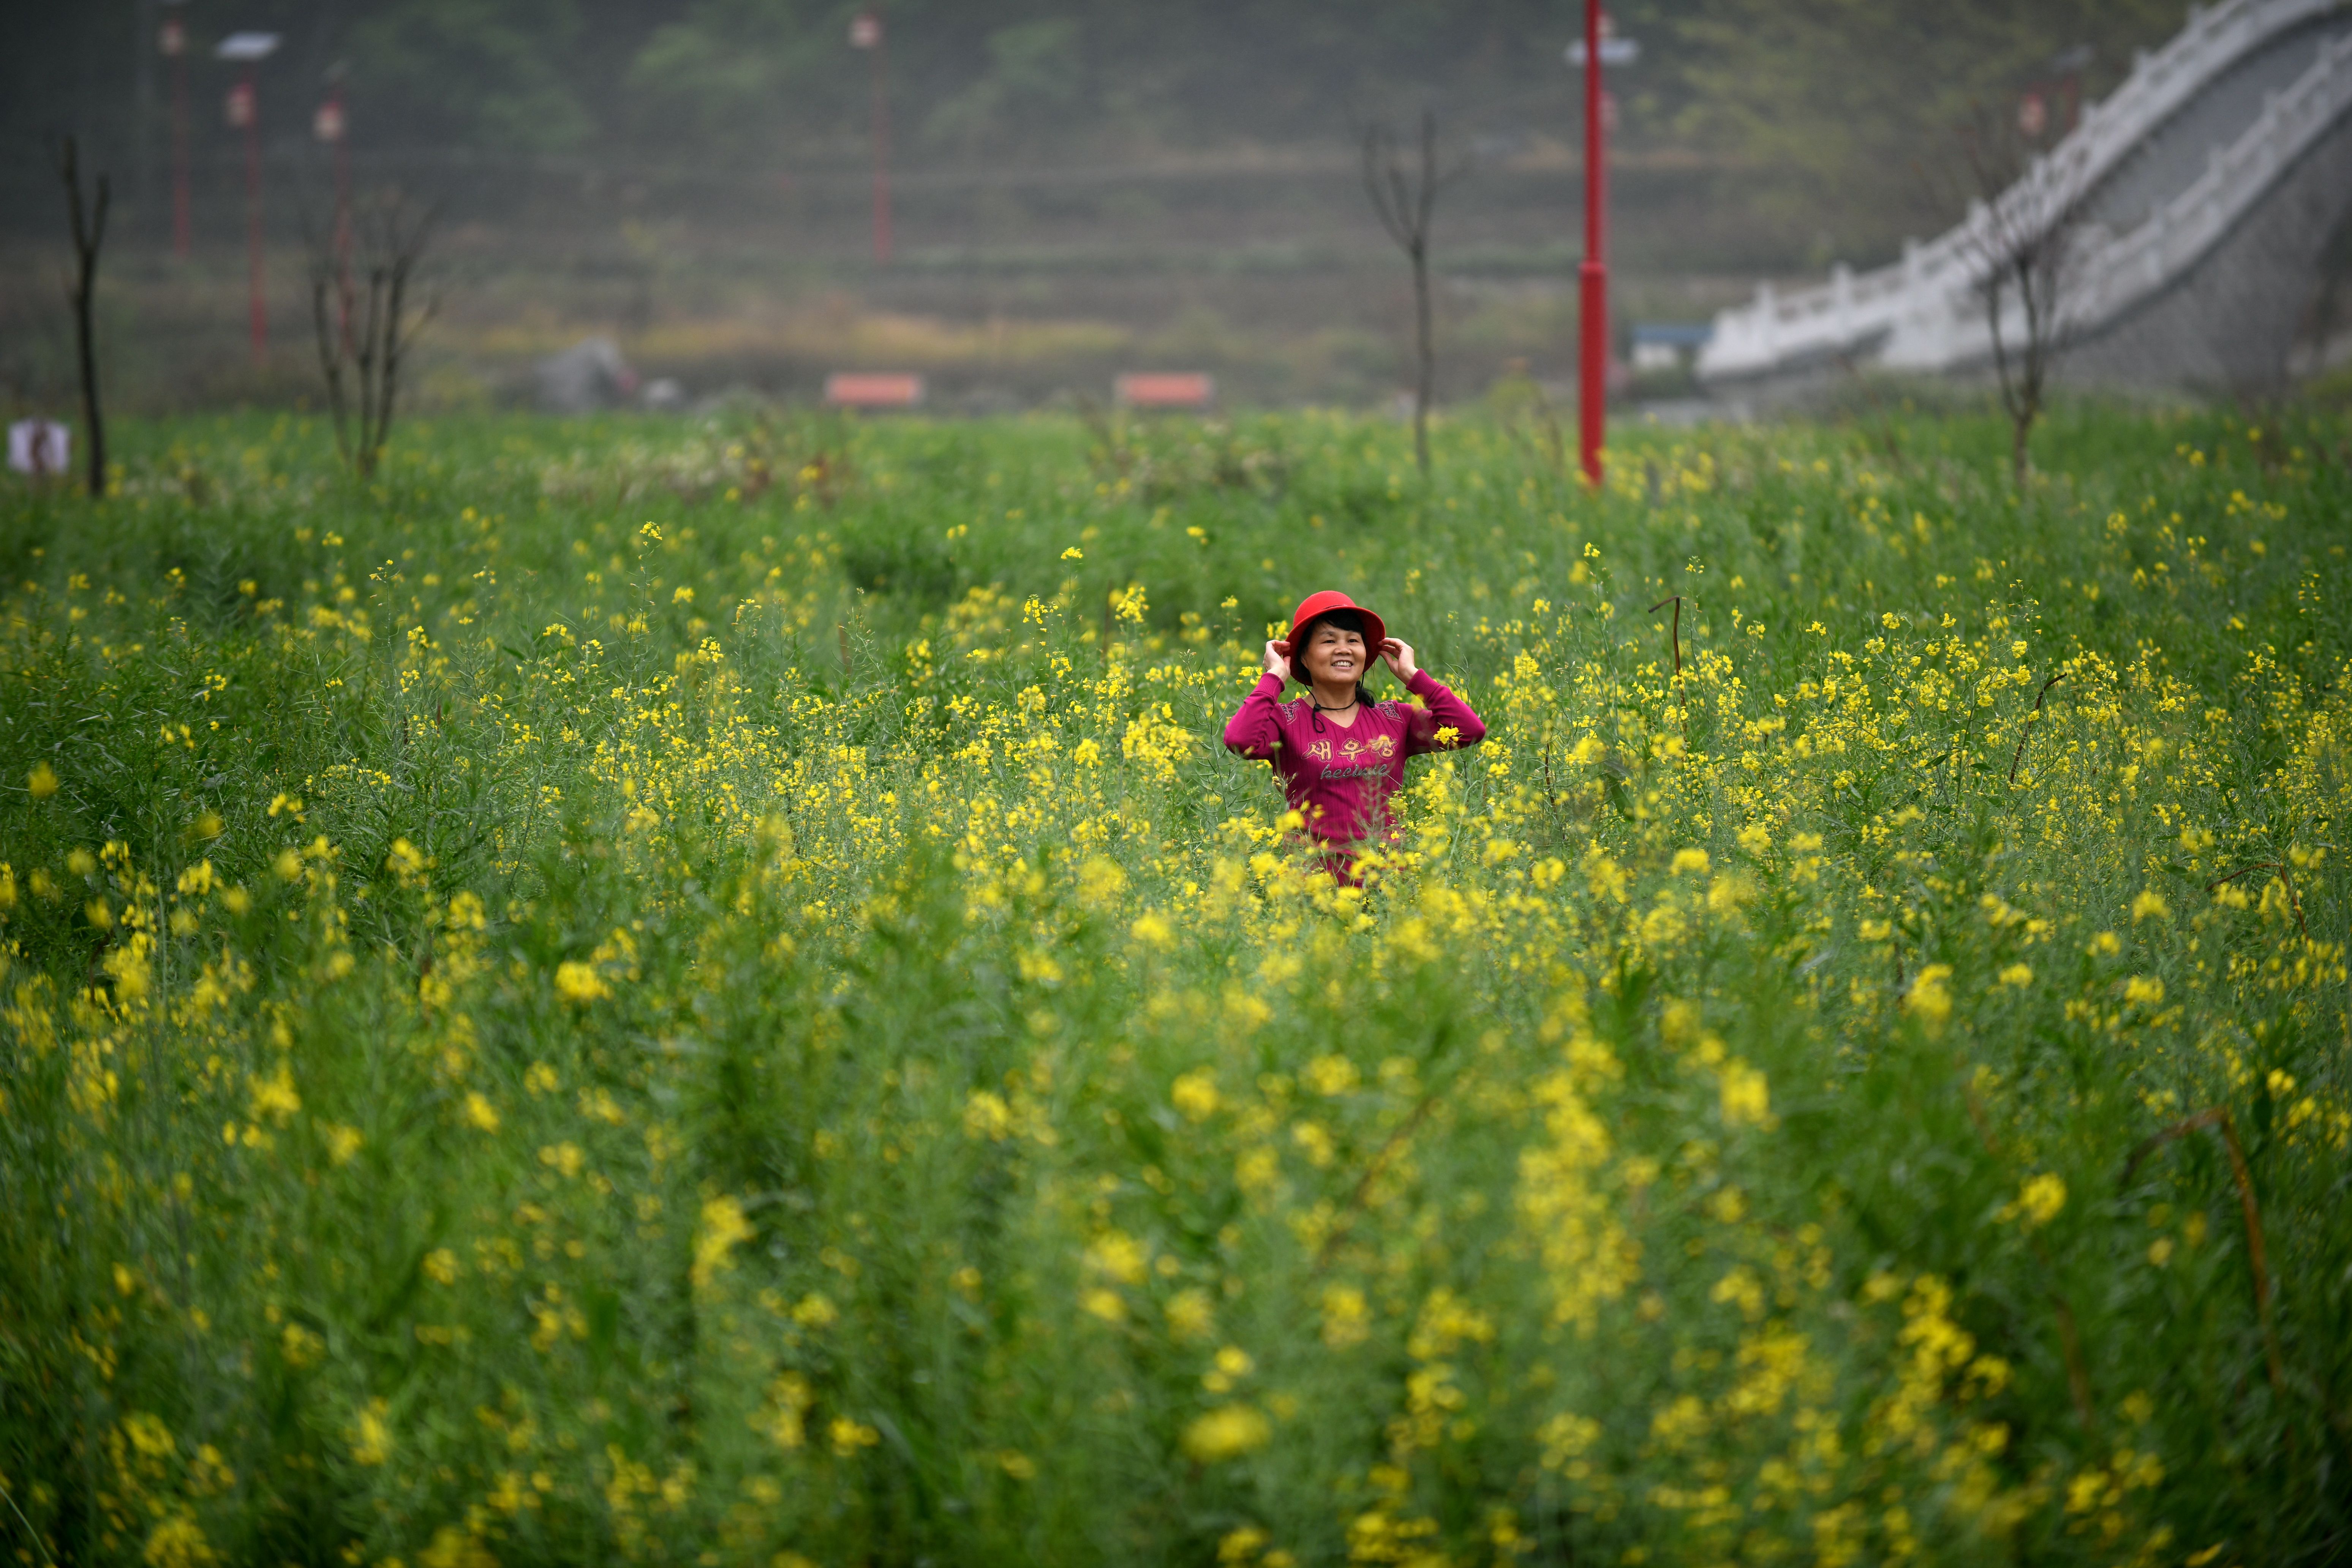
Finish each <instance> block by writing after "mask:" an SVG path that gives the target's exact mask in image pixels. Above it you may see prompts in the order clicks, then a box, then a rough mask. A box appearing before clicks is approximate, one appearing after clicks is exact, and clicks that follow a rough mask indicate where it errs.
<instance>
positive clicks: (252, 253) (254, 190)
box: [245, 66, 269, 364]
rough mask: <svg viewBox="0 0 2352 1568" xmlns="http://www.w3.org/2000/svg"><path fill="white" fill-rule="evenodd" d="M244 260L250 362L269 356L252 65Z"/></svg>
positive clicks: (258, 119)
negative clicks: (250, 322) (248, 298)
mask: <svg viewBox="0 0 2352 1568" xmlns="http://www.w3.org/2000/svg"><path fill="white" fill-rule="evenodd" d="M245 260H246V277H247V288H248V289H249V291H250V293H251V296H252V316H253V363H256V364H259V363H262V362H263V361H264V360H266V359H268V357H269V311H268V307H267V306H266V305H265V304H264V303H263V301H262V264H261V99H260V95H259V94H258V93H257V91H256V89H255V85H254V73H253V68H252V67H251V66H247V67H246V68H245Z"/></svg>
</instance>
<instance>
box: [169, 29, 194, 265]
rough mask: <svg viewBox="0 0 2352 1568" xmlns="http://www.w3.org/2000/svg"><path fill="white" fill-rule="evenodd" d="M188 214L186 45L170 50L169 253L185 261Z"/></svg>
mask: <svg viewBox="0 0 2352 1568" xmlns="http://www.w3.org/2000/svg"><path fill="white" fill-rule="evenodd" d="M193 227H194V226H193V223H192V221H191V219H190V216H189V212H188V60H187V54H186V46H185V45H184V44H183V45H182V47H179V48H177V49H174V50H173V51H172V254H173V255H174V256H176V257H178V258H180V259H181V260H183V261H185V260H186V259H187V258H188V252H189V251H190V250H191V249H192V248H194V234H193V232H192V231H193Z"/></svg>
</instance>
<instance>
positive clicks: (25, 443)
mask: <svg viewBox="0 0 2352 1568" xmlns="http://www.w3.org/2000/svg"><path fill="white" fill-rule="evenodd" d="M72 463H73V432H72V431H71V430H68V429H67V428H66V427H65V426H62V425H60V424H58V422H57V421H56V420H54V419H19V420H17V421H16V423H15V424H13V425H11V426H8V466H9V467H10V468H14V469H16V471H17V472H18V473H20V474H62V473H64V472H65V471H66V470H67V469H68V468H69V467H71V466H72Z"/></svg>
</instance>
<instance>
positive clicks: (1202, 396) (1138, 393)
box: [1111, 371, 1217, 408]
mask: <svg viewBox="0 0 2352 1568" xmlns="http://www.w3.org/2000/svg"><path fill="white" fill-rule="evenodd" d="M1111 395H1112V396H1113V397H1115V398H1117V399H1118V403H1119V405H1120V406H1121V407H1123V408H1206V407H1208V406H1209V405H1210V404H1212V403H1214V402H1215V401H1216V400H1217V380H1216V377H1214V376H1212V375H1203V374H1201V373H1200V372H1198V371H1143V372H1139V373H1138V374H1132V375H1122V376H1120V377H1119V378H1118V380H1116V381H1114V382H1113V383H1111Z"/></svg>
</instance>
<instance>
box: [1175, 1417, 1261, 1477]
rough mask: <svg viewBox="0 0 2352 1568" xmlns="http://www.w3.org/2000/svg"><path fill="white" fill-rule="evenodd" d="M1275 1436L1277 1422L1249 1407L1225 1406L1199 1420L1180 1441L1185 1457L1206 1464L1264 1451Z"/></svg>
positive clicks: (1194, 1421)
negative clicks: (1258, 1450)
mask: <svg viewBox="0 0 2352 1568" xmlns="http://www.w3.org/2000/svg"><path fill="white" fill-rule="evenodd" d="M1273 1437H1274V1423H1272V1422H1271V1421H1268V1420H1267V1419H1266V1418H1265V1415H1264V1414H1263V1413H1262V1412H1260V1411H1258V1410H1256V1409H1255V1408H1254V1407H1252V1406H1250V1405H1220V1406H1218V1407H1217V1408H1216V1409H1214V1410H1212V1411H1210V1412H1208V1413H1207V1414H1206V1415H1201V1416H1198V1417H1196V1418H1195V1419H1194V1420H1193V1422H1192V1425H1191V1426H1187V1427H1185V1428H1184V1436H1183V1437H1182V1438H1181V1447H1183V1450H1184V1453H1185V1456H1186V1457H1187V1458H1192V1459H1194V1460H1197V1461H1199V1462H1200V1463H1202V1464H1203V1465H1216V1464H1223V1462H1224V1461H1225V1460H1227V1459H1238V1458H1241V1457H1242V1456H1243V1455H1244V1454H1248V1453H1254V1452H1255V1451H1256V1450H1257V1449H1260V1448H1263V1447H1265V1446H1266V1444H1267V1443H1268V1442H1270V1441H1271V1440H1272V1439H1273Z"/></svg>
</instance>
